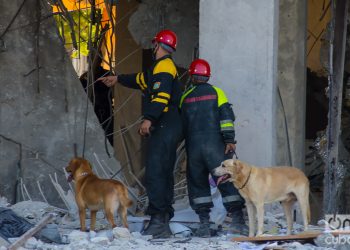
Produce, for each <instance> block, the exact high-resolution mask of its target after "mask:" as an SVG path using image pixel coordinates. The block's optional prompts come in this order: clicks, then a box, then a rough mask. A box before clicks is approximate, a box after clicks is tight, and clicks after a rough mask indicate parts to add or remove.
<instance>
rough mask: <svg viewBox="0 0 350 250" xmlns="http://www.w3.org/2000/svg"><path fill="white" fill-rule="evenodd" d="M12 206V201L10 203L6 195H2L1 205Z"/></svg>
mask: <svg viewBox="0 0 350 250" xmlns="http://www.w3.org/2000/svg"><path fill="white" fill-rule="evenodd" d="M8 206H10V203H8V201H7V199H6V197H1V196H0V207H8Z"/></svg>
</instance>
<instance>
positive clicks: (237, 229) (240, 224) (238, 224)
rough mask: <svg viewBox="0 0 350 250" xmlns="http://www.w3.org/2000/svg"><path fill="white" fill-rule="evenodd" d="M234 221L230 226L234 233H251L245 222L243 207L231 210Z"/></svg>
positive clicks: (230, 230) (231, 231)
mask: <svg viewBox="0 0 350 250" xmlns="http://www.w3.org/2000/svg"><path fill="white" fill-rule="evenodd" d="M231 217H232V222H231V225H230V228H229V232H230V233H232V234H240V235H245V236H247V235H248V234H249V228H248V226H247V225H246V224H245V221H244V216H243V211H242V209H241V208H239V209H235V210H233V211H231Z"/></svg>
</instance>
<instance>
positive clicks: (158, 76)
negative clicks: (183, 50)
mask: <svg viewBox="0 0 350 250" xmlns="http://www.w3.org/2000/svg"><path fill="white" fill-rule="evenodd" d="M118 81H119V82H120V83H121V84H122V85H124V86H126V87H129V88H135V89H141V91H142V92H143V97H144V105H143V111H142V113H143V117H144V118H145V119H148V120H151V121H152V126H153V128H154V130H153V131H152V132H151V136H150V138H149V143H148V149H147V151H148V152H147V154H146V155H147V156H146V190H147V195H148V199H149V206H148V209H147V211H146V214H149V215H154V214H162V213H168V214H169V216H170V218H171V217H173V214H174V210H173V207H172V203H173V198H174V176H173V170H174V164H175V160H176V148H177V145H178V143H179V142H180V140H181V139H182V125H181V117H180V114H179V110H178V105H179V102H180V98H181V88H180V84H179V82H178V74H177V70H176V67H175V64H174V62H173V60H172V59H171V57H170V56H164V57H162V58H160V59H158V60H157V61H156V62H155V63H154V64H153V66H152V67H151V68H150V69H149V70H148V71H147V72H142V73H138V74H128V75H119V76H118Z"/></svg>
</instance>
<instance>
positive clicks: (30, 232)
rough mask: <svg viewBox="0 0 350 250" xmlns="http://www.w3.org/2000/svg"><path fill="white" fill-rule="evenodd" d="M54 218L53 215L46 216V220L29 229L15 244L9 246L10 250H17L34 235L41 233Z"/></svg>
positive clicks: (43, 219)
mask: <svg viewBox="0 0 350 250" xmlns="http://www.w3.org/2000/svg"><path fill="white" fill-rule="evenodd" d="M52 218H53V215H52V214H49V215H46V216H45V217H44V218H42V219H41V220H40V221H39V222H38V224H37V225H36V226H34V227H33V228H31V229H29V230H28V231H27V232H26V233H24V234H23V235H22V236H21V237H19V238H18V240H16V241H15V242H13V243H12V244H11V245H10V246H9V248H8V249H9V250H15V249H17V248H19V247H20V246H22V245H23V244H24V243H25V242H26V241H27V240H28V239H29V238H30V237H32V236H33V235H34V234H36V233H37V232H39V231H40V230H41V229H42V228H43V227H44V226H46V225H47V224H48V223H49V222H50V221H51V220H52Z"/></svg>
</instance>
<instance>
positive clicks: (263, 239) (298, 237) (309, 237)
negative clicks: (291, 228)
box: [231, 230, 350, 242]
mask: <svg viewBox="0 0 350 250" xmlns="http://www.w3.org/2000/svg"><path fill="white" fill-rule="evenodd" d="M323 233H324V232H317V231H316V232H304V233H300V234H295V235H274V236H258V237H234V238H232V239H231V240H232V241H238V242H243V241H248V242H266V241H291V240H293V241H298V240H312V239H315V238H317V236H319V235H321V234H323ZM330 233H331V234H332V235H333V236H339V235H343V234H347V235H350V231H348V230H343V231H332V232H330Z"/></svg>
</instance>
